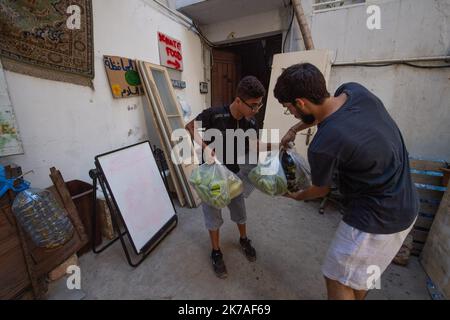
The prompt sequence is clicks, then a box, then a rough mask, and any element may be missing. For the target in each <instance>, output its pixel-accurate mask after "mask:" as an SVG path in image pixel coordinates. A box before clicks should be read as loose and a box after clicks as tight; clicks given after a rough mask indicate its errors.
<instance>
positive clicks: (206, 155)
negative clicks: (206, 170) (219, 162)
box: [203, 146, 216, 164]
mask: <svg viewBox="0 0 450 320" xmlns="http://www.w3.org/2000/svg"><path fill="white" fill-rule="evenodd" d="M203 159H204V160H205V162H206V163H207V164H213V163H215V162H216V152H215V151H214V150H213V149H211V148H210V147H208V146H206V147H205V148H204V149H203Z"/></svg>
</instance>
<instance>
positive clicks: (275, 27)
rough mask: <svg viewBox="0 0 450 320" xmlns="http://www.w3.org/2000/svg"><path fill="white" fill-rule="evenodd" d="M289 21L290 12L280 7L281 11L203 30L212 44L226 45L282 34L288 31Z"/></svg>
mask: <svg viewBox="0 0 450 320" xmlns="http://www.w3.org/2000/svg"><path fill="white" fill-rule="evenodd" d="M287 20H288V11H287V10H286V9H284V8H282V7H281V6H280V9H279V10H273V11H268V12H263V13H258V14H255V15H251V16H246V17H240V18H236V19H232V20H227V21H222V22H218V23H214V24H210V25H204V26H201V29H202V31H203V32H204V33H205V35H206V36H207V38H208V39H209V40H210V41H211V42H214V43H226V42H232V41H241V40H246V39H249V38H257V37H263V36H266V35H271V34H275V33H280V32H282V31H283V29H286V27H287V23H288V22H287ZM285 25H286V26H285Z"/></svg>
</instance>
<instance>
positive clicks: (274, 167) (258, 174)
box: [248, 154, 288, 196]
mask: <svg viewBox="0 0 450 320" xmlns="http://www.w3.org/2000/svg"><path fill="white" fill-rule="evenodd" d="M268 173H269V174H268ZM270 173H272V174H270ZM248 177H249V179H250V181H251V182H252V183H253V184H254V185H255V187H256V188H257V189H258V190H260V191H262V192H264V193H265V194H268V195H271V196H279V195H283V194H285V193H286V192H287V191H288V189H287V180H286V176H285V174H284V172H283V168H282V167H281V163H280V160H279V158H278V154H275V155H270V156H268V157H267V159H266V161H265V162H264V163H260V164H258V166H256V167H255V168H253V169H252V170H251V171H250V173H249V175H248Z"/></svg>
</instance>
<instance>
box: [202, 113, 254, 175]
mask: <svg viewBox="0 0 450 320" xmlns="http://www.w3.org/2000/svg"><path fill="white" fill-rule="evenodd" d="M195 120H196V121H201V122H202V123H201V128H204V130H205V131H206V130H209V129H217V130H219V131H220V133H221V134H222V139H223V149H222V150H223V153H222V152H220V148H218V146H217V144H216V148H215V151H216V158H217V159H218V160H219V161H220V162H221V163H223V164H224V165H225V166H226V167H227V168H228V169H230V170H231V171H232V172H234V173H238V172H239V165H238V158H242V160H241V161H244V162H246V161H247V162H248V159H249V158H248V151H249V137H252V138H255V139H256V138H257V136H258V127H257V124H256V120H255V119H254V118H251V119H250V120H247V119H246V118H245V117H243V118H242V119H240V120H239V121H238V120H237V119H235V118H234V117H233V116H232V115H231V112H230V106H229V105H227V106H223V107H212V108H208V109H205V110H203V112H202V113H200V114H199V115H198V116H197V117H196V118H195ZM230 129H231V130H230ZM238 129H242V130H243V133H244V134H247V138H246V139H245V141H244V143H245V151H244V152H242V150H239V151H240V152H238V142H237V141H238V139H237V138H236V137H233V134H234V133H235V131H236V130H238ZM227 130H230V131H228V133H227ZM248 130H252V131H248ZM253 130H254V131H253ZM253 133H254V134H253ZM233 138H234V139H233ZM203 140H204V142H205V143H206V144H208V145H209V144H211V143H213V142H214V141H215V138H214V137H212V139H211V140H209V137H206V136H204V137H203ZM233 140H234V141H233ZM231 143H232V144H233V146H234V149H233V150H232V151H233V154H234V157H233V155H230V154H228V157H227V153H230V151H228V152H227V145H228V146H230V145H231ZM239 149H240V148H239ZM242 153H244V154H242ZM244 157H245V158H244ZM227 158H228V159H227Z"/></svg>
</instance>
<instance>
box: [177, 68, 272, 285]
mask: <svg viewBox="0 0 450 320" xmlns="http://www.w3.org/2000/svg"><path fill="white" fill-rule="evenodd" d="M265 94H266V90H265V89H264V87H263V85H262V84H261V82H259V80H258V79H257V78H255V77H253V76H248V77H245V78H243V79H242V80H241V81H240V82H239V84H238V87H237V89H236V98H235V99H234V101H233V102H232V103H231V104H230V105H228V106H223V107H214V108H209V109H206V110H204V111H203V112H202V113H200V114H199V115H198V116H197V117H196V118H195V119H194V120H192V121H191V122H189V123H188V124H187V125H186V130H188V131H189V133H190V135H191V137H192V138H193V139H194V140H195V141H196V142H197V143H198V144H199V145H201V146H202V148H203V149H204V150H203V155H204V158H206V159H205V161H206V162H214V161H215V160H214V158H215V157H216V156H217V159H218V160H219V161H220V162H221V163H223V164H224V165H225V166H226V167H227V168H228V169H229V170H231V171H232V172H234V173H238V172H239V170H240V169H239V165H238V161H237V160H238V158H241V159H242V157H245V156H246V155H245V154H244V153H245V152H246V151H248V150H249V148H250V147H249V143H250V142H249V141H246V147H245V148H244V150H240V149H239V148H238V146H239V143H236V142H237V141H235V136H234V134H235V132H236V131H237V130H243V131H242V133H243V134H244V135H247V136H248V137H252V136H253V139H252V140H253V141H255V142H256V144H257V146H259V141H258V139H257V136H258V128H257V125H256V121H255V118H254V116H255V115H256V114H257V113H258V111H259V110H260V108H261V107H262V100H263V97H264V96H265ZM198 122H200V125H199V127H201V128H204V129H205V135H204V136H207V135H208V130H210V132H209V133H211V132H212V133H213V135H214V132H213V130H214V129H215V131H216V132H217V130H218V131H219V132H220V135H221V138H222V139H223V143H220V142H218V141H215V139H211V140H207V139H202V137H201V136H200V135H199V133H198V132H197V126H196V123H198ZM213 142H214V146H215V148H214V149H212V148H211V147H209V145H210V144H211V145H212V143H213ZM256 149H257V150H258V148H256ZM231 153H233V154H234V156H230V155H231ZM240 163H242V162H240ZM202 208H203V213H204V218H205V225H206V228H207V229H208V230H209V235H210V238H211V245H212V253H211V259H212V265H213V269H214V272H215V273H216V275H217V276H218V277H219V278H225V277H226V276H227V270H226V267H225V263H224V261H223V255H222V252H221V250H220V246H219V228H220V227H221V225H222V224H223V219H222V212H221V210H220V209H216V208H214V207H211V206H209V205H207V204H205V203H203V204H202ZM228 208H229V209H230V216H231V220H233V221H234V222H235V223H236V224H237V226H238V229H239V234H240V240H239V243H240V246H241V249H242V250H243V252H244V254H245V256H246V257H247V259H248V260H249V261H255V260H256V251H255V248H253V246H252V245H251V241H250V239H248V238H247V229H246V219H247V217H246V209H245V202H244V197H243V195H242V194H241V195H240V196H238V197H236V198H234V199H232V201H231V203H230V204H229V205H228Z"/></svg>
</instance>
